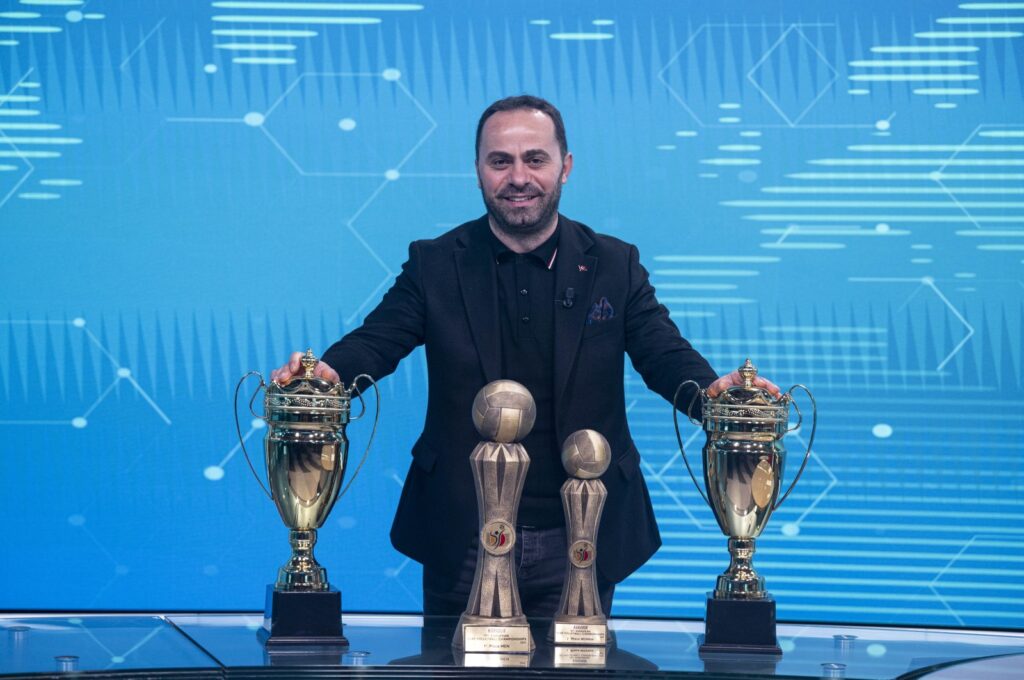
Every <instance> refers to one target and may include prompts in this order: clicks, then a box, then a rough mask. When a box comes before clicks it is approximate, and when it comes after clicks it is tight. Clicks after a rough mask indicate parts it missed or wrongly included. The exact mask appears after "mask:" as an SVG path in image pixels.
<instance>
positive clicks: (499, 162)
mask: <svg viewBox="0 0 1024 680" xmlns="http://www.w3.org/2000/svg"><path fill="white" fill-rule="evenodd" d="M506 165H508V161H507V160H503V159H495V160H493V161H491V167H492V168H504V167H505V166H506Z"/></svg>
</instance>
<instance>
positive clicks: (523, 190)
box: [496, 184, 544, 198]
mask: <svg viewBox="0 0 1024 680" xmlns="http://www.w3.org/2000/svg"><path fill="white" fill-rule="evenodd" d="M543 195H544V192H543V191H541V190H540V189H538V188H537V187H535V186H533V185H532V184H526V185H524V186H522V187H518V188H511V187H510V188H508V189H502V190H501V191H499V192H498V193H497V194H496V196H497V197H498V198H509V197H510V196H530V197H533V196H543Z"/></svg>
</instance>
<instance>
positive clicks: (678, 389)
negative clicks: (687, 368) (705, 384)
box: [672, 380, 712, 508]
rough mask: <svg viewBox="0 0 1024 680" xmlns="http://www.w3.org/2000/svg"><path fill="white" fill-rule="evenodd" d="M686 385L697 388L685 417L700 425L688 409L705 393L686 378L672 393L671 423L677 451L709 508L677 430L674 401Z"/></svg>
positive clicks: (676, 409)
mask: <svg viewBox="0 0 1024 680" xmlns="http://www.w3.org/2000/svg"><path fill="white" fill-rule="evenodd" d="M687 385H693V386H694V387H696V388H697V389H696V392H694V395H693V398H692V399H690V405H689V407H688V408H687V409H686V417H687V418H689V419H690V422H691V423H693V424H694V425H698V426H699V425H700V422H699V421H696V420H694V419H693V416H691V415H690V411H691V410H693V406H694V404H695V403H697V397H698V396H699V397H701V398H702V400H703V399H706V398H707V395H706V394H705V392H704V389H703V388H701V386H700V385H698V384H697V383H696V382H695V381H693V380H686V381H683V382H681V383H679V387H677V388H676V393H675V394H674V395H672V424H673V425H675V428H676V441H677V442H679V453H680V454H682V456H683V462H684V463H685V464H686V471H687V472H689V473H690V479H692V480H693V485H694V486H695V487H697V493H699V494H700V496H701V498H703V499H704V502H705V503H707V505H708V507H709V508H710V507H712V505H711V500H710V499H709V498H708V497H707V494H705V493H704V490H703V489H701V488H700V482H698V481H697V477H696V476H695V475H694V474H693V468H692V467H690V459H689V458H687V457H686V449H685V448H684V447H683V435H682V433H681V432H680V431H679V409H678V408H677V407H676V402H677V401H678V400H679V393H680V392H682V391H683V388H684V387H686V386H687Z"/></svg>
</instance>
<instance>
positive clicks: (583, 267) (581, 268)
mask: <svg viewBox="0 0 1024 680" xmlns="http://www.w3.org/2000/svg"><path fill="white" fill-rule="evenodd" d="M576 266H577V267H579V269H580V271H581V272H585V271H590V269H589V268H588V267H587V265H585V264H578V265H576Z"/></svg>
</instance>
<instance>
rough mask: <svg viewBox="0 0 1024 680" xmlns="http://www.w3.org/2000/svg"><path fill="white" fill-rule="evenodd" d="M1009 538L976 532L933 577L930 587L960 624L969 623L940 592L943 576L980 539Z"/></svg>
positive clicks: (999, 540)
mask: <svg viewBox="0 0 1024 680" xmlns="http://www.w3.org/2000/svg"><path fill="white" fill-rule="evenodd" d="M1007 538H1008V537H1007V536H1001V535H998V534H974V535H973V536H971V538H970V540H969V541H967V542H966V543H964V545H963V546H961V548H960V550H958V551H957V553H956V554H955V555H953V556H952V557H951V558H949V561H948V562H946V565H945V566H944V567H942V569H940V570H939V571H938V573H936V574H935V576H934V578H932V580H931V581H930V582H929V583H928V589H929V590H931V591H932V593H933V594H934V595H935V597H936V598H938V600H939V602H940V603H941V604H942V606H943V607H945V608H946V611H948V612H949V613H950V615H951V616H952V617H953V618H954V619H956V621H957V623H958V624H959V625H961V626H966V625H967V624H966V623H965V622H964V620H963V619H962V618H961V617H960V614H959V613H958V612H957V610H956V609H955V608H954V607H953V606H952V605H950V603H949V600H947V599H946V597H945V596H944V595H943V594H942V593H941V592H939V588H940V587H941V586H942V583H941V581H942V577H943V576H945V574H946V572H947V571H949V570H950V569H952V568H953V565H955V564H956V563H957V561H958V560H959V559H960V558H961V557H963V554H964V553H965V552H967V551H968V550H969V549H970V548H971V546H973V545H974V543H975V542H976V541H978V539H993V540H995V541H998V542H1005V541H1006V540H1007ZM1011 540H1012V539H1011Z"/></svg>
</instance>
